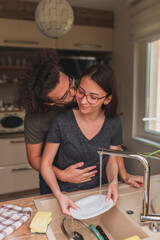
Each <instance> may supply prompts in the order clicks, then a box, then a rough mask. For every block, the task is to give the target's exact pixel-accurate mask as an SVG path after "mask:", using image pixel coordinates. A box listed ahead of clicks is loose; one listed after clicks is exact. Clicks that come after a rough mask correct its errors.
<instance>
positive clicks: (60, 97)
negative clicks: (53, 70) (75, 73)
mask: <svg viewBox="0 0 160 240" xmlns="http://www.w3.org/2000/svg"><path fill="white" fill-rule="evenodd" d="M75 95H76V89H75V83H74V80H73V79H71V78H69V77H68V76H67V75H65V74H64V73H62V72H60V78H59V83H58V84H57V86H56V87H55V88H54V89H53V90H51V91H50V92H49V93H48V94H47V97H49V98H50V99H51V100H52V101H53V103H50V105H58V106H59V105H64V104H67V103H69V102H71V101H73V100H74V98H75Z"/></svg>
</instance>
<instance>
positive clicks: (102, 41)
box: [57, 25, 113, 52]
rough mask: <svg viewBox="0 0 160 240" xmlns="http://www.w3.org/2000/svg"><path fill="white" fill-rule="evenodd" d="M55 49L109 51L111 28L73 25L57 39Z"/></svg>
mask: <svg viewBox="0 0 160 240" xmlns="http://www.w3.org/2000/svg"><path fill="white" fill-rule="evenodd" d="M57 49H66V50H67V49H68V50H69V49H70V50H87V51H89V50H90V51H107V52H108V51H109V52H110V51H112V50H113V29H111V28H104V27H90V26H80V25H74V26H73V27H72V28H71V30H70V31H69V32H68V33H67V34H66V35H65V36H64V37H62V38H59V39H58V40H57Z"/></svg>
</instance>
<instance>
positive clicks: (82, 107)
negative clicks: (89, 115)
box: [79, 104, 88, 110]
mask: <svg viewBox="0 0 160 240" xmlns="http://www.w3.org/2000/svg"><path fill="white" fill-rule="evenodd" d="M79 108H80V109H83V110H85V109H87V108H88V107H86V106H84V105H81V104H79Z"/></svg>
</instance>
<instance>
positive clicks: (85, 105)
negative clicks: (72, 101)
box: [76, 76, 110, 113]
mask: <svg viewBox="0 0 160 240" xmlns="http://www.w3.org/2000/svg"><path fill="white" fill-rule="evenodd" d="M106 95H107V93H106V92H105V91H104V90H103V89H102V88H101V87H100V86H99V85H98V84H97V83H95V82H94V81H93V80H92V79H91V77H90V76H84V77H83V78H82V79H81V81H80V84H79V87H78V89H77V94H76V100H77V103H78V106H79V110H80V111H81V112H83V113H91V112H94V111H96V110H100V109H101V108H102V104H108V103H109V102H110V100H109V99H108V98H107V99H106Z"/></svg>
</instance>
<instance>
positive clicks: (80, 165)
mask: <svg viewBox="0 0 160 240" xmlns="http://www.w3.org/2000/svg"><path fill="white" fill-rule="evenodd" d="M83 165H84V162H79V163H75V164H73V165H72V166H71V168H72V169H76V168H80V167H82V166H83Z"/></svg>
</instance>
